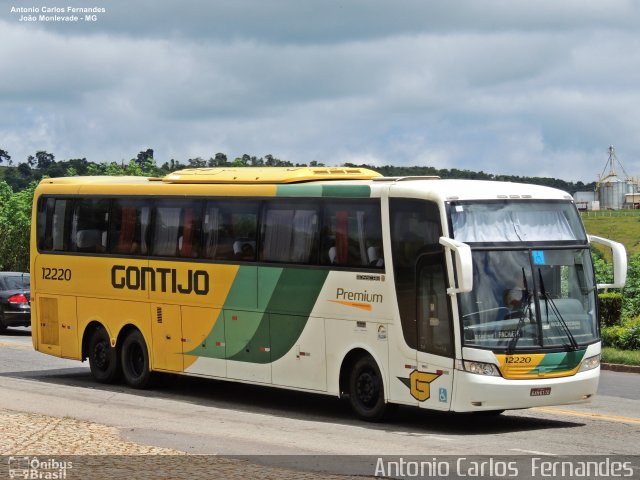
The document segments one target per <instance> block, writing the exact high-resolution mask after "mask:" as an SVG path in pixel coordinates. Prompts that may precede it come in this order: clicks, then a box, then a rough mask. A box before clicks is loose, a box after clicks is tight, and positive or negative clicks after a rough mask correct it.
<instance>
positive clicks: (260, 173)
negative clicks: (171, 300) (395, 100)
mask: <svg viewBox="0 0 640 480" xmlns="http://www.w3.org/2000/svg"><path fill="white" fill-rule="evenodd" d="M296 184H297V185H296ZM40 185H41V187H40V188H44V190H46V191H47V192H48V193H57V194H68V193H74V194H84V193H86V194H102V195H113V194H118V195H122V194H126V195H132V194H133V195H163V194H167V195H212V194H214V195H222V196H225V195H229V196H237V195H255V196H323V193H322V192H323V189H325V188H329V189H332V188H334V187H343V188H346V187H350V186H351V187H353V186H356V188H357V189H359V190H357V193H358V194H357V195H356V196H365V197H369V196H379V195H380V193H381V192H382V191H389V190H391V191H393V192H395V195H394V196H396V195H399V196H407V197H413V198H429V199H431V200H439V201H445V202H446V201H464V200H471V201H473V200H490V199H497V200H500V199H548V200H552V199H553V200H571V199H572V198H571V196H570V195H569V194H567V193H566V192H564V191H562V190H558V189H556V188H551V187H544V186H540V185H531V184H523V183H511V182H498V181H486V180H456V179H448V180H443V179H438V178H437V177H383V176H382V175H380V174H378V173H377V172H374V171H373V170H368V169H365V168H340V167H331V168H314V167H292V168H286V167H285V168H281V167H238V168H202V169H186V170H180V171H177V172H174V173H171V174H169V175H167V176H166V177H164V178H148V177H133V176H113V177H111V176H92V177H61V178H46V179H43V180H42V181H41V182H40ZM46 185H48V186H46ZM40 191H42V190H40ZM332 191H333V190H332ZM354 192H355V191H348V192H347V190H335V191H334V194H335V195H337V196H341V195H343V194H344V195H347V194H349V195H353V194H355V193H354Z"/></svg>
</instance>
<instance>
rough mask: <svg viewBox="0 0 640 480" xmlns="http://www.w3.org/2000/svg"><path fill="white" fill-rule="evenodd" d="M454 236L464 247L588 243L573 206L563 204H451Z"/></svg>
mask: <svg viewBox="0 0 640 480" xmlns="http://www.w3.org/2000/svg"><path fill="white" fill-rule="evenodd" d="M451 224H452V226H453V236H454V238H455V239H456V240H459V241H461V242H465V243H470V244H471V243H487V242H491V243H495V242H509V243H511V242H559V241H563V242H574V243H575V242H576V241H578V242H580V243H583V244H585V243H586V241H587V238H586V235H585V232H584V229H583V228H582V224H581V223H580V217H579V215H578V212H577V210H576V208H575V206H574V205H573V204H572V203H570V202H566V201H560V202H557V201H556V202H553V201H541V202H539V201H522V200H520V201H495V202H483V203H462V202H460V203H454V204H453V205H452V207H451Z"/></svg>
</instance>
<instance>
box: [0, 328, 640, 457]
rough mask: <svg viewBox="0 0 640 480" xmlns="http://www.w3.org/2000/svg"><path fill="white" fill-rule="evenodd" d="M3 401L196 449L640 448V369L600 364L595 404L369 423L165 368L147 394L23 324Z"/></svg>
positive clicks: (142, 439) (408, 415) (4, 378)
mask: <svg viewBox="0 0 640 480" xmlns="http://www.w3.org/2000/svg"><path fill="white" fill-rule="evenodd" d="M0 408H6V409H9V410H15V411H21V412H30V413H40V414H47V415H54V416H70V417H72V418H76V419H79V420H86V421H91V422H97V423H101V424H105V425H109V426H115V427H117V428H119V429H120V430H121V432H122V436H123V437H124V438H125V439H126V440H129V441H134V442H139V443H144V444H147V445H155V446H159V447H168V448H174V449H178V450H181V451H184V452H188V453H196V454H218V455H225V456H242V455H299V454H307V455H331V454H341V455H470V454H477V455H513V454H536V455H541V454H548V455H561V456H565V455H613V454H615V455H634V454H637V453H638V451H639V448H638V444H639V442H638V441H639V439H640V375H638V374H632V373H618V372H609V371H603V372H602V376H601V382H600V389H599V394H598V396H597V397H596V398H595V400H594V401H593V402H591V403H589V404H582V405H572V406H562V407H546V408H535V409H529V410H519V411H509V412H506V413H505V414H503V415H500V416H498V417H492V418H484V417H481V416H476V415H460V414H445V413H434V412H425V411H422V410H418V409H413V408H400V409H399V411H398V413H397V415H396V416H395V417H394V418H393V419H392V420H391V421H390V422H388V423H384V424H367V423H363V422H361V421H359V420H357V419H355V418H354V417H353V416H352V414H351V411H350V410H349V408H348V406H347V405H345V404H344V403H343V402H341V401H339V400H338V399H335V398H333V397H326V396H322V395H312V394H306V393H300V392H292V391H286V390H280V389H274V388H266V387H256V386H251V385H244V384H237V383H230V382H222V381H213V380H207V379H198V378H187V377H178V376H168V375H167V376H163V377H162V378H161V379H160V382H159V383H158V385H157V386H156V387H154V388H153V389H151V390H147V391H136V390H131V389H129V388H127V387H125V386H123V385H115V386H104V385H100V384H97V383H95V382H94V381H93V380H92V379H91V376H90V373H89V369H88V366H87V364H86V363H84V364H83V363H80V362H75V361H69V360H63V359H59V358H55V357H50V356H47V355H44V354H41V353H39V352H35V351H33V349H32V347H31V338H30V336H29V332H28V330H25V329H15V330H14V331H11V332H9V333H8V334H6V335H2V336H0ZM282 461H284V460H282Z"/></svg>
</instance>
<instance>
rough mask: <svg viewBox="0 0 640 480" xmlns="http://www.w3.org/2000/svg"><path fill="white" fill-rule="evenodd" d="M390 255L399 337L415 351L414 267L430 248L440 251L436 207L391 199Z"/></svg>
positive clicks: (413, 200) (402, 199)
mask: <svg viewBox="0 0 640 480" xmlns="http://www.w3.org/2000/svg"><path fill="white" fill-rule="evenodd" d="M389 222H390V227H391V251H392V255H393V269H394V275H395V285H396V297H397V299H398V309H399V310H400V321H401V324H402V333H403V335H404V339H405V341H406V342H407V345H408V346H409V347H411V348H417V347H418V338H417V325H416V295H417V292H416V266H417V265H416V263H417V261H418V258H419V255H420V254H421V253H422V252H424V250H425V249H428V248H429V247H430V246H436V247H438V248H440V245H439V243H438V242H439V238H440V232H441V228H440V216H439V210H438V206H437V205H436V204H435V203H432V202H428V201H425V200H417V199H409V198H391V199H390V200H389Z"/></svg>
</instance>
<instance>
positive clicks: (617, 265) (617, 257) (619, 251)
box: [587, 235, 627, 289]
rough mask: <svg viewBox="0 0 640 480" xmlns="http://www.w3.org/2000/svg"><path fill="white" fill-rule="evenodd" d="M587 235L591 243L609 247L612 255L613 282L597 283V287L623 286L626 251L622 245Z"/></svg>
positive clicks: (625, 278) (625, 270) (625, 279)
mask: <svg viewBox="0 0 640 480" xmlns="http://www.w3.org/2000/svg"><path fill="white" fill-rule="evenodd" d="M587 237H588V238H589V242H591V243H597V244H598V245H604V246H605V247H607V248H610V249H611V253H612V255H613V283H599V284H598V289H603V288H622V287H624V284H625V283H626V281H627V251H626V250H625V248H624V245H622V244H621V243H618V242H614V241H613V240H609V239H607V238H602V237H596V236H595V235H587Z"/></svg>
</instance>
